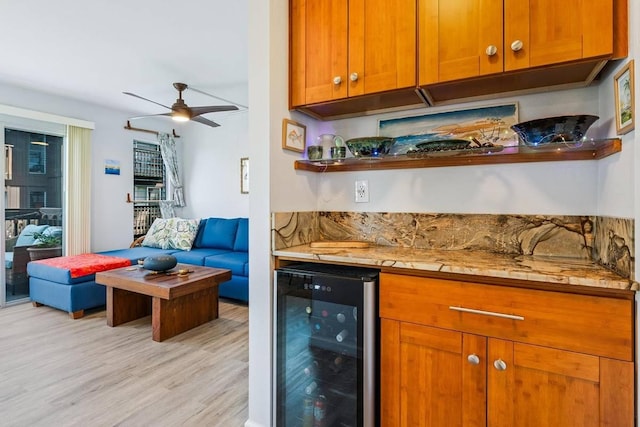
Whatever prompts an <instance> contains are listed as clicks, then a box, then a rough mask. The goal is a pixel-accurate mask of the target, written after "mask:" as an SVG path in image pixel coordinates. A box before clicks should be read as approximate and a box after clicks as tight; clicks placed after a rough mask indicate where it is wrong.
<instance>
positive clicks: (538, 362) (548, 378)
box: [487, 339, 633, 427]
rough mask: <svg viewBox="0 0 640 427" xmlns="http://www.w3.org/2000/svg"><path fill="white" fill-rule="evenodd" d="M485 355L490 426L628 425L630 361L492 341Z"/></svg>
mask: <svg viewBox="0 0 640 427" xmlns="http://www.w3.org/2000/svg"><path fill="white" fill-rule="evenodd" d="M487 355H488V366H487V393H488V399H487V408H488V409H487V416H488V418H487V420H488V425H489V426H491V427H511V426H515V425H517V426H519V427H528V426H530V427H539V426H554V425H555V426H565V427H571V426H575V427H589V426H594V427H595V426H602V425H609V426H614V425H616V426H633V402H632V399H633V398H632V396H633V385H632V384H631V383H632V381H633V364H632V363H630V362H623V361H617V360H612V359H606V358H600V357H598V356H592V355H587V354H581V353H573V352H569V351H564V350H557V349H552V348H547V347H538V346H534V345H529V344H521V343H514V342H511V341H505V340H498V339H489V342H488V354H487ZM625 384H626V385H625ZM611 393H613V394H614V396H610V394H611ZM625 394H626V395H625ZM613 399H616V400H618V399H619V400H618V401H617V402H613V401H612V400H613ZM618 405H620V407H618Z"/></svg>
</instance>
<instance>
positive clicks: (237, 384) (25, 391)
mask: <svg viewBox="0 0 640 427" xmlns="http://www.w3.org/2000/svg"><path fill="white" fill-rule="evenodd" d="M248 369H249V364H248V308H247V306H245V305H240V304H234V303H230V302H225V301H221V302H220V317H219V318H218V319H216V320H213V321H211V322H209V323H207V324H204V325H201V326H199V327H197V328H195V329H192V330H190V331H187V332H185V333H182V334H180V335H178V336H176V337H174V338H171V339H169V340H167V341H164V342H161V343H158V342H154V341H152V340H151V317H146V318H143V319H139V320H136V321H133V322H130V323H127V324H124V325H121V326H118V327H115V328H110V327H108V326H107V322H106V314H105V311H104V310H97V311H93V312H89V313H87V314H85V317H84V318H81V319H77V320H71V319H70V318H69V315H68V314H67V313H65V312H62V311H59V310H55V309H52V308H49V307H33V306H32V305H31V303H28V304H20V305H16V306H10V307H6V308H2V309H0V425H2V426H20V427H22V426H48V427H50V426H116V425H117V426H136V427H137V426H154V427H155V426H220V427H222V426H224V427H235V426H238V427H240V426H242V425H243V424H244V422H245V421H246V419H247V416H248V411H247V396H248V391H247V388H248V381H247V376H248Z"/></svg>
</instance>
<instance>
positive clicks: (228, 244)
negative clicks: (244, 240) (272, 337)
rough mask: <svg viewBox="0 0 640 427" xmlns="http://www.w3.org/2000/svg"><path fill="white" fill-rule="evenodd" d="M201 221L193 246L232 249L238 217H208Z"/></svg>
mask: <svg viewBox="0 0 640 427" xmlns="http://www.w3.org/2000/svg"><path fill="white" fill-rule="evenodd" d="M203 221H204V223H203V224H202V225H201V226H200V228H201V230H200V232H199V235H198V238H197V240H196V242H195V245H194V246H195V247H198V248H217V249H228V250H233V245H234V243H235V240H236V231H237V229H238V218H231V219H227V218H208V219H207V220H203Z"/></svg>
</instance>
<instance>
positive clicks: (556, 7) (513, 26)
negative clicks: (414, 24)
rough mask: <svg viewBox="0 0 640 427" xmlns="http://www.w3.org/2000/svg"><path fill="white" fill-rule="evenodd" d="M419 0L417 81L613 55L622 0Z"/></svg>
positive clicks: (421, 83) (460, 76) (492, 72)
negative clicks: (616, 8)
mask: <svg viewBox="0 0 640 427" xmlns="http://www.w3.org/2000/svg"><path fill="white" fill-rule="evenodd" d="M418 3H419V6H418V16H419V25H418V28H419V46H420V48H419V49H420V50H419V81H420V85H429V84H433V83H440V82H447V81H453V80H461V79H466V78H471V77H478V76H484V75H490V74H495V73H501V72H508V71H515V70H525V69H529V68H534V67H540V66H550V65H555V64H561V63H569V62H574V61H583V60H588V59H609V58H611V57H612V56H613V55H614V34H615V33H614V6H617V3H620V1H619V0H567V1H562V2H558V1H556V0H537V1H535V2H534V1H523V0H483V1H480V0H418ZM625 6H626V5H625ZM625 18H626V16H625ZM602 65H604V63H602ZM602 65H600V66H602ZM598 71H599V68H598Z"/></svg>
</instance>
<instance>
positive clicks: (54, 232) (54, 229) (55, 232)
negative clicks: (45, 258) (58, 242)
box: [33, 226, 62, 245]
mask: <svg viewBox="0 0 640 427" xmlns="http://www.w3.org/2000/svg"><path fill="white" fill-rule="evenodd" d="M42 235H43V236H56V237H59V238H60V239H62V227H58V226H51V227H47V228H45V229H44V231H43V232H42ZM40 243H41V242H40V239H36V240H35V241H34V242H33V244H34V245H39V244H40Z"/></svg>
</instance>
